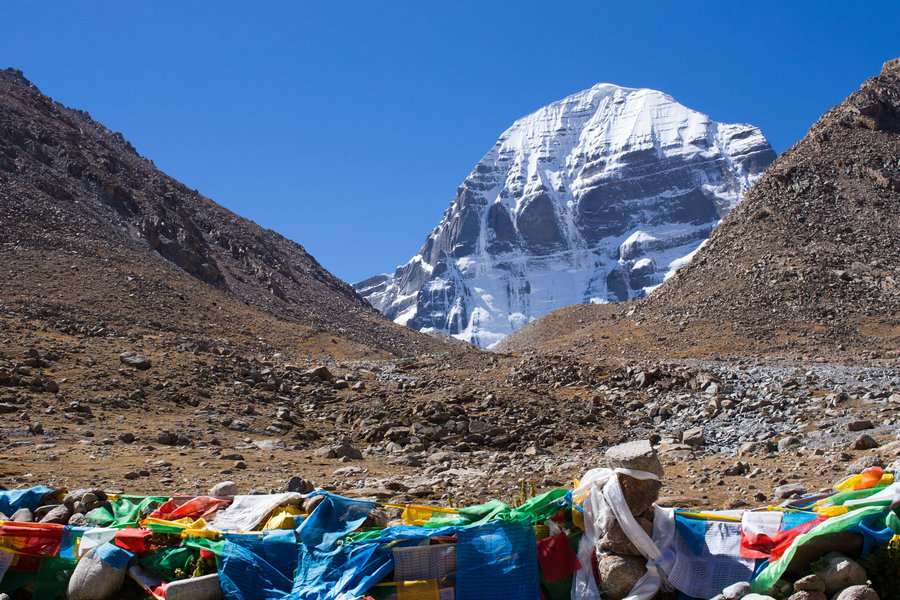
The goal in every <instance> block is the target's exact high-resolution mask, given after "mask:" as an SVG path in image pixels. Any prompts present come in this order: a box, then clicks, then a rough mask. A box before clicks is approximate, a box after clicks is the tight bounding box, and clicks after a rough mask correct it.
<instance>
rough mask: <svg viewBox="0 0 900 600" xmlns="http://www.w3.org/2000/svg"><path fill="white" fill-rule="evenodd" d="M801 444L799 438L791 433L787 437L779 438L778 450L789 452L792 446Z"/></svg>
mask: <svg viewBox="0 0 900 600" xmlns="http://www.w3.org/2000/svg"><path fill="white" fill-rule="evenodd" d="M799 444H800V440H799V439H797V438H796V437H794V436H792V435H789V436H787V437H785V438H781V439H780V440H778V451H779V452H787V450H788V449H789V448H790V447H791V446H797V445H799Z"/></svg>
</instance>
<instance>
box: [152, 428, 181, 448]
mask: <svg viewBox="0 0 900 600" xmlns="http://www.w3.org/2000/svg"><path fill="white" fill-rule="evenodd" d="M156 441H157V442H158V443H160V444H162V445H163V446H174V445H175V444H177V443H178V436H177V435H175V434H174V433H172V432H171V431H160V432H159V434H158V435H157V436H156Z"/></svg>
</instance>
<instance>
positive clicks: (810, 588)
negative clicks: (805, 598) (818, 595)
mask: <svg viewBox="0 0 900 600" xmlns="http://www.w3.org/2000/svg"><path fill="white" fill-rule="evenodd" d="M794 591H797V592H824V591H825V582H824V581H822V578H821V577H819V576H818V575H816V574H815V573H812V574H810V575H807V576H806V577H802V578H800V579H798V580H797V581H796V582H794Z"/></svg>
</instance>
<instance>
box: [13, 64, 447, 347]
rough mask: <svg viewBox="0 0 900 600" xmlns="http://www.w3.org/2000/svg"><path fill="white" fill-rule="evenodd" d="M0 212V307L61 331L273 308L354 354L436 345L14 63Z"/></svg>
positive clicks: (212, 324)
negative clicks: (56, 323) (47, 321)
mask: <svg viewBox="0 0 900 600" xmlns="http://www.w3.org/2000/svg"><path fill="white" fill-rule="evenodd" d="M0 219H2V223H3V224H2V226H0V256H2V264H3V270H4V271H5V272H4V277H3V278H2V281H0V304H4V305H6V306H8V307H9V308H10V309H11V310H15V311H17V312H22V311H24V312H26V313H27V312H29V311H30V312H41V311H43V312H45V313H46V312H48V311H49V312H50V313H52V314H55V315H58V317H59V320H60V321H61V322H63V321H65V323H63V324H62V325H61V326H62V327H66V326H69V325H72V326H76V327H82V328H87V329H91V328H95V329H103V328H105V327H107V325H111V324H113V323H119V324H124V325H127V326H128V327H130V326H134V325H136V324H141V325H144V326H146V327H147V328H149V329H152V330H159V329H166V328H168V329H171V330H174V331H181V330H183V328H185V327H188V328H191V329H196V330H198V331H200V332H203V333H215V334H216V335H218V336H220V337H227V336H234V335H239V332H240V331H241V330H242V329H244V328H245V325H246V324H247V323H249V322H250V321H252V320H254V319H256V318H261V319H266V318H270V319H281V320H284V325H285V328H287V329H289V328H291V327H293V328H294V329H295V332H296V335H297V336H298V337H300V338H303V337H308V336H322V337H327V338H328V339H329V340H331V338H332V337H336V338H340V339H344V340H347V341H348V343H349V344H350V345H351V346H354V347H355V348H356V349H357V350H359V349H362V348H370V349H377V350H381V351H387V352H392V353H396V354H399V355H410V354H418V353H421V352H425V351H429V350H434V349H438V348H439V347H440V344H439V343H438V342H437V341H435V340H433V339H430V338H426V337H424V336H418V335H416V334H414V333H413V332H411V331H409V330H406V329H404V328H401V327H398V326H396V325H394V324H393V323H390V322H389V321H388V320H386V319H384V318H383V317H382V316H381V315H379V314H378V313H377V312H376V311H374V310H372V308H371V307H370V306H369V305H368V304H367V303H366V302H365V301H364V300H363V299H362V298H360V297H359V296H358V295H357V294H356V293H355V292H354V290H353V289H352V288H351V287H350V286H349V285H347V284H345V283H344V282H342V281H340V280H339V279H337V278H336V277H334V276H333V275H331V274H330V273H328V272H327V271H326V270H325V269H324V268H322V266H321V265H319V264H318V263H317V262H316V260H315V259H314V258H313V257H312V256H310V255H309V254H307V253H306V251H305V250H304V249H303V248H302V247H301V246H299V245H298V244H296V243H294V242H292V241H290V240H287V239H285V238H283V237H282V236H280V235H278V234H276V233H275V232H273V231H269V230H266V229H263V228H261V227H259V226H257V225H256V224H255V223H252V222H251V221H248V220H247V219H244V218H241V217H239V216H237V215H235V214H233V213H231V212H230V211H228V210H226V209H224V208H222V207H221V206H219V205H217V204H216V203H214V202H213V201H212V200H210V199H208V198H205V197H203V196H202V195H200V194H199V193H198V192H197V191H196V190H191V189H189V188H187V187H186V186H184V185H183V184H181V183H179V182H178V181H175V180H174V179H172V178H171V177H169V176H167V175H166V174H164V173H162V172H160V171H159V170H158V169H156V168H155V167H154V165H153V162H152V161H150V160H148V159H146V158H143V157H141V156H140V155H139V154H138V153H137V152H136V151H135V149H134V148H133V147H132V146H131V144H129V143H128V142H127V141H126V140H125V139H124V138H123V136H122V135H121V134H119V133H114V132H111V131H109V130H108V129H107V128H106V127H104V126H103V125H102V124H100V123H97V122H96V121H94V120H92V119H91V118H90V116H89V115H88V114H87V113H85V112H81V111H78V110H72V109H69V108H66V107H65V106H62V105H61V104H59V103H57V102H53V101H52V100H51V99H50V98H47V97H46V96H44V95H42V94H41V93H40V91H39V90H38V89H37V88H36V87H35V86H34V85H33V84H31V83H30V82H29V81H28V80H26V79H25V78H24V77H23V75H22V73H21V72H19V71H15V70H12V69H7V70H5V71H0ZM247 311H249V313H252V316H251V315H250V314H244V313H245V312H247ZM201 313H202V314H201ZM271 329H272V327H271V326H270V327H265V328H263V330H262V333H266V332H270V331H271ZM207 330H209V331H207ZM332 342H334V343H337V342H336V340H331V341H330V342H328V343H329V344H330V343H332ZM326 345H327V344H326ZM332 345H333V344H332ZM320 347H322V346H321V345H320Z"/></svg>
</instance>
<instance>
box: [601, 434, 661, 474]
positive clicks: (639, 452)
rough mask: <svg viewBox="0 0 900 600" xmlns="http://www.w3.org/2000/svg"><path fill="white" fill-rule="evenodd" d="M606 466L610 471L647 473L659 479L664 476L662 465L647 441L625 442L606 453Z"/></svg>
mask: <svg viewBox="0 0 900 600" xmlns="http://www.w3.org/2000/svg"><path fill="white" fill-rule="evenodd" d="M605 456H606V464H607V466H608V467H609V468H610V469H617V468H618V469H634V470H635V471H647V472H648V473H653V474H654V475H657V476H659V477H662V476H663V475H664V473H663V468H662V463H660V462H659V456H658V455H657V454H656V450H654V449H653V447H652V446H651V445H650V441H649V440H638V441H634V442H625V443H624V444H619V445H617V446H613V447H612V448H609V449H608V450H607V451H606V455H605Z"/></svg>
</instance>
